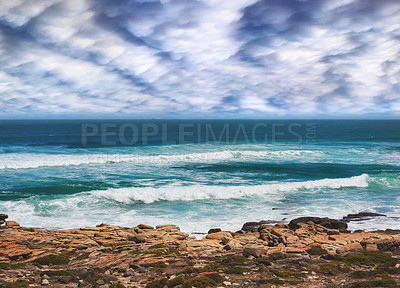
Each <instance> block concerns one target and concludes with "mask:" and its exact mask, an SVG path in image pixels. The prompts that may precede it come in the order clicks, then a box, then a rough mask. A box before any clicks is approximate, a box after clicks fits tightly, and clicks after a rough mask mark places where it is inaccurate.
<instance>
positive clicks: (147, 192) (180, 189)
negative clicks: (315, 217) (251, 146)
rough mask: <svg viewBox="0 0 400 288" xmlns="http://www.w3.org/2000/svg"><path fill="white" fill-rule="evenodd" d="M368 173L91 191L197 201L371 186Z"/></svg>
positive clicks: (122, 197)
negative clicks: (302, 179)
mask: <svg viewBox="0 0 400 288" xmlns="http://www.w3.org/2000/svg"><path fill="white" fill-rule="evenodd" d="M368 179H369V176H368V175H367V174H362V175H360V176H353V177H350V178H338V179H322V180H314V181H305V182H283V183H274V184H264V185H253V186H215V185H210V186H201V185H192V186H168V187H160V188H153V187H141V188H113V189H108V190H98V191H93V192H92V193H91V194H92V195H95V196H97V197H103V198H106V199H109V200H114V201H117V202H121V203H127V204H129V203H133V202H136V201H141V202H144V203H147V204H148V203H153V202H156V201H162V200H165V201H194V200H204V199H231V198H242V197H246V196H265V195H268V196H270V195H274V194H279V193H281V192H291V191H296V190H302V189H304V190H313V189H321V188H331V189H338V188H343V187H368Z"/></svg>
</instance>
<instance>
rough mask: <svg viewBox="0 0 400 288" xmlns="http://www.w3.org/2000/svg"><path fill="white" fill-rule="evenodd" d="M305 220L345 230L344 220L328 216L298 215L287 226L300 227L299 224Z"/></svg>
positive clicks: (305, 221)
mask: <svg viewBox="0 0 400 288" xmlns="http://www.w3.org/2000/svg"><path fill="white" fill-rule="evenodd" d="M307 222H313V223H314V224H318V225H321V226H323V227H325V228H328V229H337V230H339V231H340V232H345V231H347V223H346V222H344V221H339V220H335V219H329V218H320V217H300V218H296V219H293V220H292V221H290V222H289V228H290V229H292V230H296V229H298V228H300V227H301V226H300V225H299V224H300V223H307Z"/></svg>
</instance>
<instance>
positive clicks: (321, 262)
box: [0, 217, 400, 288]
mask: <svg viewBox="0 0 400 288" xmlns="http://www.w3.org/2000/svg"><path fill="white" fill-rule="evenodd" d="M9 223H10V225H9ZM244 228H245V229H242V230H240V231H238V232H228V231H221V230H220V229H215V230H213V231H210V233H209V234H207V235H206V236H205V237H204V238H203V239H200V240H197V239H195V238H194V237H189V235H188V234H186V233H183V232H181V231H180V229H179V227H178V226H176V225H172V224H167V225H158V226H156V227H153V226H149V225H146V224H140V225H137V226H134V227H129V228H124V227H119V226H115V225H107V224H100V225H98V226H96V227H87V228H80V229H69V230H46V229H34V228H26V227H21V226H19V225H17V224H16V223H13V221H7V226H3V227H2V229H0V277H1V278H0V279H2V280H0V287H3V286H5V287H9V286H10V285H14V284H9V283H10V282H15V281H19V282H21V283H25V284H26V285H29V286H48V287H104V288H106V287H108V288H112V287H124V286H125V287H150V288H151V287H165V286H167V287H177V288H179V287H206V286H210V287H212V286H215V287H225V286H238V287H270V286H271V285H275V286H276V287H277V286H279V285H281V284H282V285H283V286H285V287H327V285H328V284H332V285H331V286H332V287H336V286H338V287H351V285H347V284H348V283H349V282H348V281H350V282H352V283H353V282H355V281H356V280H355V279H357V278H355V277H353V276H351V277H349V276H348V275H349V273H352V272H357V271H359V270H360V271H363V272H359V273H361V274H360V275H364V274H365V273H367V272H365V271H374V269H378V268H376V267H378V266H379V265H381V266H379V267H386V268H384V269H387V271H386V270H385V271H386V272H385V271H382V270H379V271H378V270H377V271H378V272H379V273H378V272H377V273H375V274H373V273H372V272H371V274H368V275H369V276H368V277H370V279H373V277H376V275H382V273H386V274H387V275H386V274H385V275H386V276H379V277H385V278H384V279H386V280H387V279H391V280H390V281H395V282H396V281H397V278H396V277H398V276H396V275H400V273H398V274H396V273H397V272H396V271H398V270H396V269H398V268H399V267H400V263H398V262H399V261H398V260H397V259H398V258H397V257H399V256H398V254H397V253H399V254H400V249H399V247H400V244H399V243H400V234H398V233H394V232H393V231H388V232H385V231H375V232H363V231H361V232H359V233H349V231H347V224H346V223H345V222H342V221H337V220H333V219H328V218H317V217H303V218H297V219H294V220H292V221H291V222H290V223H289V224H288V225H286V224H274V223H271V222H267V221H262V222H251V224H248V223H247V224H246V225H244ZM354 253H356V254H354ZM368 253H375V254H368ZM385 253H389V254H385ZM353 254H354V255H358V256H354V257H353V256H352V255H353ZM351 257H352V258H351ZM368 257H370V258H368ZM357 261H358V262H360V265H359V266H357V265H358V264H357V263H358V262H357ZM382 261H387V263H386V262H385V264H384V265H385V266H382V265H383V264H382V263H383V262H382ZM396 264H399V267H398V268H396V267H395V265H396ZM352 269H353V270H352ZM379 269H383V268H379ZM357 273H358V272H357ZM363 273H364V274H363ZM368 273H369V272H368ZM389 274H390V275H389ZM357 275H358V274H357ZM386 280H385V281H386ZM343 281H344V282H343ZM377 281H378V280H377ZM199 283H203V284H204V285H205V286H201V285H203V284H199ZM224 283H225V284H224ZM228 283H229V285H228ZM343 283H346V285H347V286H346V285H345V286H343V285H342V284H343ZM390 283H391V284H390ZM390 283H389V284H390V285H392V284H393V282H390ZM399 283H400V282H399ZM25 284H24V285H25ZM234 284H235V285H234ZM378 284H379V283H378ZM7 285H8V286H7ZM18 285H19V284H18ZM118 285H119V286H118ZM121 285H124V286H121ZM263 285H264V286H263ZM335 285H336V286H335ZM354 285H355V284H354ZM357 285H358V284H357ZM360 285H361V286H360V287H364V286H362V285H364V284H360ZM385 285H386V284H385ZM10 287H11V286H10ZM21 287H23V286H21ZM354 287H358V286H354ZM388 287H389V286H388ZM390 287H392V286H390ZM393 287H395V286H393Z"/></svg>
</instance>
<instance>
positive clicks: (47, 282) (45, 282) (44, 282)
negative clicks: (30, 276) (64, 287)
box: [42, 279, 50, 285]
mask: <svg viewBox="0 0 400 288" xmlns="http://www.w3.org/2000/svg"><path fill="white" fill-rule="evenodd" d="M49 284H50V282H49V280H47V279H43V280H42V285H49Z"/></svg>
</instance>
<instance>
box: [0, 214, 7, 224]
mask: <svg viewBox="0 0 400 288" xmlns="http://www.w3.org/2000/svg"><path fill="white" fill-rule="evenodd" d="M7 218H8V215H7V214H0V225H3V224H4V223H6V219H7Z"/></svg>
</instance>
